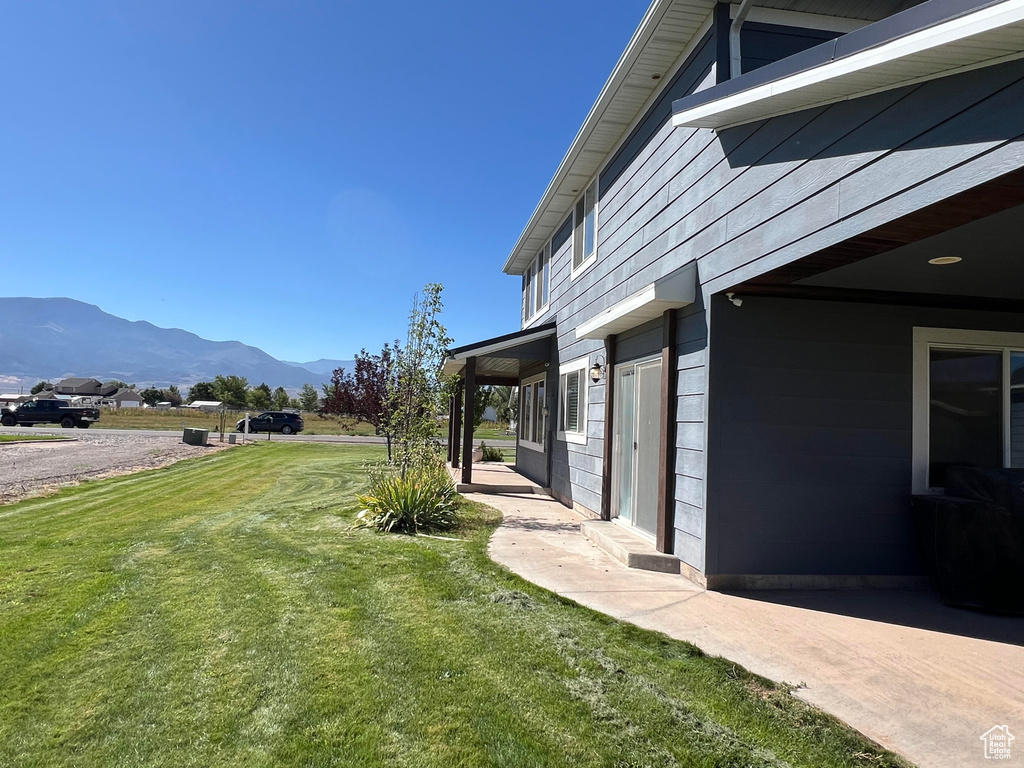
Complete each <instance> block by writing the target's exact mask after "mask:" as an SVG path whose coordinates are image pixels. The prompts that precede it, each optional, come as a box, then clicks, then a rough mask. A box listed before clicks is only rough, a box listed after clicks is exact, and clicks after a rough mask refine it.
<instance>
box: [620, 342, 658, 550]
mask: <svg viewBox="0 0 1024 768" xmlns="http://www.w3.org/2000/svg"><path fill="white" fill-rule="evenodd" d="M654 363H657V364H658V368H659V373H658V377H659V381H660V379H661V370H660V369H662V368H663V367H664V365H665V362H664V360H663V357H662V355H661V354H654V355H647V356H645V357H641V358H637V359H635V360H630V361H628V362H624V363H616V364H615V368H614V372H613V374H612V375H613V376H614V377H615V385H614V396H613V402H612V404H611V407H612V439H613V441H614V445H613V447H612V451H611V462H612V463H611V499H610V505H609V515H610V518H611V520H612V521H614V522H616V523H618V524H619V525H623V526H626V527H628V528H629V529H630V530H631V531H633V532H634V533H636V534H637V535H638V536H642V537H643V538H645V539H648V540H650V541H651V542H655V541H656V540H657V512H658V511H657V508H656V509H655V515H656V518H655V527H654V530H651V531H647V530H644V529H643V528H640V527H639V526H638V525H637V524H636V501H637V494H636V480H637V470H638V463H637V458H638V455H639V451H638V450H636V449H633V450H631V451H630V461H631V463H632V472H631V477H632V482H633V493H632V494H631V499H630V502H631V509H630V514H629V519H623V517H622V515H621V514H620V510H619V501H620V496H619V492H620V490H621V485H620V484H621V481H622V465H621V462H622V455H623V453H622V450H621V440H622V435H623V431H622V424H623V419H622V410H621V403H622V400H621V398H622V392H623V387H622V381H621V377H622V376H624V375H626V374H630V375H632V376H634V377H635V378H634V383H633V414H632V424H631V429H632V434H633V441H631V442H639V440H638V439H637V438H638V437H639V434H638V433H639V429H638V428H639V419H640V407H639V394H640V390H639V387H638V386H637V385H638V383H639V375H638V374H639V369H640V368H641V367H643V366H647V365H652V364H654ZM654 405H655V406H656V407H657V409H658V412H659V413H660V412H661V397H660V396H659V397H658V399H657V401H656V402H655V403H654ZM661 421H662V420H661V419H660V418H659V419H657V420H656V421H655V423H656V424H657V425H658V430H659V434H658V436H657V437H658V440H657V443H656V444H657V445H660V442H661V434H660V432H661V430H662V429H664V426H663V425H662V424H661ZM657 479H658V476H657V474H655V480H656V481H657Z"/></svg>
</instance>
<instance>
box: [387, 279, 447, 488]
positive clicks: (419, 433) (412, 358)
mask: <svg viewBox="0 0 1024 768" xmlns="http://www.w3.org/2000/svg"><path fill="white" fill-rule="evenodd" d="M442 290H443V286H442V285H441V284H440V283H428V284H427V285H426V286H425V287H424V289H423V293H422V294H417V295H416V296H415V297H413V305H412V310H411V311H410V313H409V330H408V333H407V335H406V341H405V346H403V347H401V348H397V344H396V350H395V355H394V357H395V360H394V374H393V376H392V377H391V392H390V397H389V401H390V411H391V418H390V431H391V433H392V435H393V437H394V439H395V443H396V446H397V451H396V453H397V456H396V461H397V463H398V465H399V469H400V470H401V474H402V478H403V480H404V479H405V474H406V472H407V470H409V469H410V468H413V467H417V466H419V467H423V466H428V465H432V464H437V463H439V462H440V461H441V455H442V444H441V443H440V441H438V440H437V415H438V414H439V413H440V412H441V411H442V410H443V409H444V405H443V403H442V399H443V396H444V393H445V392H446V391H447V390H446V386H445V380H444V379H443V377H442V375H441V366H442V364H443V363H444V359H445V355H446V354H447V351H448V348H449V347H450V346H451V343H452V340H451V339H450V338H449V337H448V332H447V330H446V329H445V327H444V326H443V325H441V322H440V320H439V317H440V314H441V310H442V309H443V307H444V304H443V303H442V301H441V291H442Z"/></svg>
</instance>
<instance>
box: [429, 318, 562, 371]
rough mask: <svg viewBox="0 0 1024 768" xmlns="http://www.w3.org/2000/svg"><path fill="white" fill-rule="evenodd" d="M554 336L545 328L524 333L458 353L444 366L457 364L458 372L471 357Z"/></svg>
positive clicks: (446, 361)
mask: <svg viewBox="0 0 1024 768" xmlns="http://www.w3.org/2000/svg"><path fill="white" fill-rule="evenodd" d="M554 334H555V329H554V328H545V329H544V330H542V331H534V332H533V333H526V334H523V335H522V336H517V337H515V338H514V339H508V340H506V341H498V342H495V343H494V344H488V345H487V346H486V347H478V348H477V347H474V348H473V349H471V350H470V351H468V352H460V353H459V354H457V355H455V356H454V357H449V358H448V359H447V360H445V362H444V365H445V366H447V365H448V363H449V362H451V363H452V364H458V366H459V370H462V367H463V366H464V365H465V364H466V362H465V361H466V360H467V359H469V358H471V357H486V356H488V355H493V354H494V353H495V352H501V351H503V350H506V349H512V348H513V347H518V346H519V345H520V344H528V343H529V342H531V341H536V340H537V339H543V338H545V337H547V336H553V335H554Z"/></svg>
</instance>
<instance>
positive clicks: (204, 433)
mask: <svg viewBox="0 0 1024 768" xmlns="http://www.w3.org/2000/svg"><path fill="white" fill-rule="evenodd" d="M209 436H210V430H208V429H194V428H192V427H186V428H185V433H184V434H183V435H182V436H181V441H182V442H183V443H185V444H186V445H206V439H207V438H208V437H209Z"/></svg>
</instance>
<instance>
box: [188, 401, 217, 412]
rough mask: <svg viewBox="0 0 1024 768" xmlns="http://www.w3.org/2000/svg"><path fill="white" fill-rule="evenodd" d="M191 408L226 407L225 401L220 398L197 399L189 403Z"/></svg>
mask: <svg viewBox="0 0 1024 768" xmlns="http://www.w3.org/2000/svg"><path fill="white" fill-rule="evenodd" d="M187 407H189V408H195V409H197V410H200V411H207V412H212V411H219V410H220V409H221V408H223V407H224V403H223V402H221V401H220V400H196V401H194V402H191V403H189V404H188V406H187Z"/></svg>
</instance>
